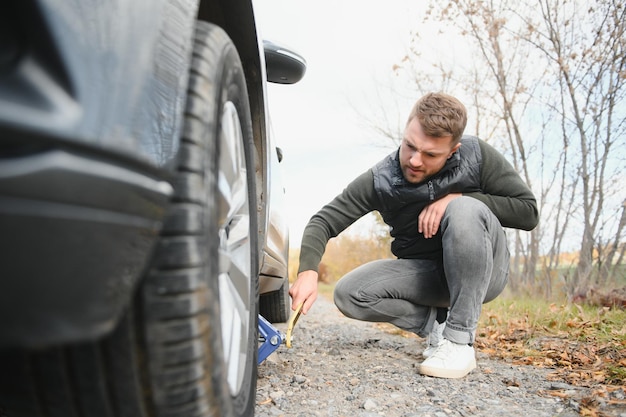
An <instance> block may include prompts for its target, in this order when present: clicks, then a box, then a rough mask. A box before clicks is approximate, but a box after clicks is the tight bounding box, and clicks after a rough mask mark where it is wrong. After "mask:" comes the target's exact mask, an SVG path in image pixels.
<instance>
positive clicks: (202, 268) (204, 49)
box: [0, 22, 258, 417]
mask: <svg viewBox="0 0 626 417" xmlns="http://www.w3.org/2000/svg"><path fill="white" fill-rule="evenodd" d="M253 150H254V145H253V141H252V128H251V117H250V110H249V105H248V101H247V90H246V82H245V78H244V74H243V69H242V66H241V62H240V60H239V57H238V54H237V51H236V49H235V47H234V45H233V44H232V42H231V41H230V39H229V38H228V36H227V35H226V33H225V32H224V31H222V30H221V29H220V28H218V27H217V26H214V25H211V24H208V23H204V22H199V23H198V27H197V30H196V36H195V47H194V52H193V62H192V65H191V68H190V80H189V90H188V100H187V106H186V112H185V123H184V133H183V136H182V140H181V149H180V161H179V165H178V169H177V174H176V178H175V180H174V182H175V184H174V185H175V186H174V188H175V195H174V199H173V202H172V205H171V209H170V212H169V216H168V217H167V219H166V222H165V224H164V229H163V233H162V236H161V239H160V241H159V243H158V246H157V247H156V249H155V252H154V257H153V261H152V263H151V265H150V268H149V269H148V272H147V275H146V277H145V279H144V280H143V282H142V284H141V287H140V288H139V291H138V294H137V297H136V298H135V301H134V305H133V306H132V308H131V309H129V311H128V313H127V314H126V316H125V317H124V318H123V319H122V321H121V322H120V324H119V325H118V327H117V328H116V329H115V331H114V332H113V334H111V335H109V336H108V337H107V338H105V340H103V341H100V342H94V343H85V344H80V345H75V346H68V347H64V348H54V349H45V350H40V351H29V352H25V351H18V350H13V351H5V352H1V353H0V416H4V415H6V416H11V417H21V416H24V417H25V416H29V417H33V416H42V415H46V416H53V415H54V416H56V415H59V416H61V415H62V416H87V415H88V416H90V417H100V416H101V417H125V416H129V417H130V416H133V417H147V416H159V417H186V416H190V417H191V416H194V417H200V416H202V417H203V416H214V415H219V416H252V415H253V414H254V404H255V391H256V368H257V355H258V336H257V326H258V322H257V318H258V311H257V309H258V249H257V247H258V242H257V237H256V236H257V233H256V230H257V226H256V197H255V196H256V192H255V186H254V161H253V158H254V156H253V155H254V153H253Z"/></svg>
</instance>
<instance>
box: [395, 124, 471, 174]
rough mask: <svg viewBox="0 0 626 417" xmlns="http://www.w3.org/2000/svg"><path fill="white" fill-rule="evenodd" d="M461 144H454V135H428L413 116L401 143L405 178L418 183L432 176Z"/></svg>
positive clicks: (401, 163) (401, 159)
mask: <svg viewBox="0 0 626 417" xmlns="http://www.w3.org/2000/svg"><path fill="white" fill-rule="evenodd" d="M460 146H461V144H460V143H457V144H456V145H454V146H452V136H446V137H433V136H426V135H425V134H424V132H423V131H422V126H421V124H420V122H419V120H417V118H413V119H412V120H411V121H410V122H409V124H408V125H407V126H406V129H405V130H404V138H403V139H402V144H401V145H400V168H402V174H403V175H404V178H405V179H406V180H407V181H408V182H410V183H412V184H417V183H420V182H422V181H424V180H425V179H427V178H429V177H432V176H433V175H435V174H436V173H437V172H439V171H440V170H441V168H443V166H444V165H445V163H446V160H447V159H448V158H450V157H451V156H452V154H454V152H456V151H457V149H459V147H460Z"/></svg>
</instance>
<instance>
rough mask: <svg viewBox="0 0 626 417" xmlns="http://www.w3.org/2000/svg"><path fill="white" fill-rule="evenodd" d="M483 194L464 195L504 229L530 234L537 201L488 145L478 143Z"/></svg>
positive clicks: (506, 162) (536, 217)
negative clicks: (491, 214) (483, 208)
mask: <svg viewBox="0 0 626 417" xmlns="http://www.w3.org/2000/svg"><path fill="white" fill-rule="evenodd" d="M479 143H480V148H481V153H482V159H483V162H482V168H481V173H480V182H481V190H482V192H472V193H466V194H465V195H468V196H471V197H473V198H476V199H477V200H480V201H482V202H483V203H485V204H486V205H487V207H489V209H490V210H491V211H492V212H493V213H494V214H495V215H496V217H497V218H498V220H500V223H501V224H502V226H503V227H510V228H515V229H522V230H532V229H533V228H535V226H536V225H537V223H538V222H539V212H538V210H537V201H536V199H535V196H534V195H533V193H532V191H531V190H530V188H529V187H528V186H527V185H526V184H525V183H524V181H523V180H522V178H521V177H520V176H519V174H518V173H517V172H516V171H515V169H514V168H513V166H512V165H511V164H510V163H509V162H508V161H507V160H506V159H505V158H504V156H502V154H500V152H498V151H497V150H495V149H494V148H493V147H492V146H491V145H489V144H487V143H486V142H484V141H480V142H479Z"/></svg>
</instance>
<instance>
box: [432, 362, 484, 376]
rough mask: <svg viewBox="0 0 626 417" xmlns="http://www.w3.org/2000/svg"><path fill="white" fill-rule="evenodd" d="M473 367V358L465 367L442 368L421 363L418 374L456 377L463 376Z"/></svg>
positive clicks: (474, 366) (474, 365)
mask: <svg viewBox="0 0 626 417" xmlns="http://www.w3.org/2000/svg"><path fill="white" fill-rule="evenodd" d="M474 369H476V360H475V359H474V360H473V361H472V362H471V363H470V365H469V366H468V367H467V368H465V369H442V368H434V367H431V366H424V365H421V366H420V374H422V375H427V376H432V377H435V378H448V379H458V378H463V377H464V376H465V375H467V374H469V373H470V372H472V371H473V370H474Z"/></svg>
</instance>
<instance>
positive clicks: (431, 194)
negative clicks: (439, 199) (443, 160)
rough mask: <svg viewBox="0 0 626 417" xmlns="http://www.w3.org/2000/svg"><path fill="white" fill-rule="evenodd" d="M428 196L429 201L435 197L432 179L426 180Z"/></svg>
mask: <svg viewBox="0 0 626 417" xmlns="http://www.w3.org/2000/svg"><path fill="white" fill-rule="evenodd" d="M428 198H429V199H430V201H433V200H434V199H435V187H434V186H433V182H432V181H428Z"/></svg>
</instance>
